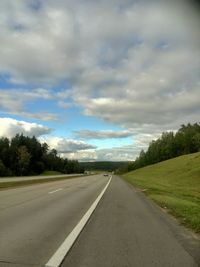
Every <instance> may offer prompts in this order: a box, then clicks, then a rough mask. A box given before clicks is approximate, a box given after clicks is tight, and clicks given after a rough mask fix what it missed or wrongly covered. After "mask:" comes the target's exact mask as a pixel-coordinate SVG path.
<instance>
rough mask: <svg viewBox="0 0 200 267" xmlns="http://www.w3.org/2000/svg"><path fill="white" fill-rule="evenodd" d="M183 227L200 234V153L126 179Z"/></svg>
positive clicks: (142, 171)
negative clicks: (176, 219) (175, 218)
mask: <svg viewBox="0 0 200 267" xmlns="http://www.w3.org/2000/svg"><path fill="white" fill-rule="evenodd" d="M123 177H124V179H125V180H127V181H128V182H130V183H131V184H133V185H134V186H136V187H138V188H141V189H145V190H144V192H145V194H146V195H148V196H149V197H150V198H151V199H153V200H154V201H155V202H156V203H158V204H159V205H160V206H161V207H163V208H166V209H167V210H168V211H169V212H170V213H171V214H173V215H175V216H176V217H178V218H179V220H180V221H181V223H183V224H184V225H186V226H188V227H190V228H191V229H193V230H195V231H196V232H198V233H199V232H200V153H194V154H190V155H184V156H181V157H178V158H174V159H171V160H167V161H164V162H160V163H158V164H154V165H150V166H147V167H144V168H141V169H138V170H135V171H132V172H129V173H127V174H124V175H123Z"/></svg>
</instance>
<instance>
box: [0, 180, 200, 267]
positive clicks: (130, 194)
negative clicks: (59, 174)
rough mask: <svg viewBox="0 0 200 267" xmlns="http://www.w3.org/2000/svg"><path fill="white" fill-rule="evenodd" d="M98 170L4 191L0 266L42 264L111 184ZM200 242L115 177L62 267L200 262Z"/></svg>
mask: <svg viewBox="0 0 200 267" xmlns="http://www.w3.org/2000/svg"><path fill="white" fill-rule="evenodd" d="M108 180H109V177H104V176H103V175H95V176H90V177H82V178H76V179H70V180H66V181H59V182H52V183H47V184H42V185H34V186H27V187H23V188H18V189H9V190H5V191H0V266H1V267H4V266H5V267H8V266H11V267H13V266H16V267H19V266H22V267H28V266H35V267H40V266H41V267H42V266H45V264H46V263H47V262H48V260H49V259H50V258H51V257H52V255H53V254H54V253H55V251H56V250H57V249H58V248H59V246H60V245H61V244H62V243H63V241H64V240H65V238H66V237H67V236H68V235H69V233H70V232H71V231H72V229H73V228H74V227H75V225H76V224H77V223H78V222H79V220H80V219H81V217H82V216H83V215H84V213H85V212H86V211H87V210H88V208H89V207H90V206H91V204H92V203H93V201H94V200H95V199H96V198H97V196H98V195H99V193H100V192H101V191H102V189H103V188H104V187H105V185H106V184H107V182H108ZM199 262H200V261H199V240H198V239H195V238H194V237H193V236H192V235H191V234H190V233H189V232H187V231H185V230H184V229H182V228H181V227H180V226H179V225H178V224H177V223H176V221H175V220H173V219H172V218H171V217H170V216H168V215H167V214H165V213H164V212H163V211H162V210H161V209H160V208H158V207H157V206H156V205H155V204H153V203H152V202H151V201H149V200H147V199H146V197H145V196H144V195H143V194H142V193H140V192H138V191H137V190H135V189H133V188H132V187H131V186H129V185H128V184H127V183H125V182H124V181H123V180H121V179H120V178H119V177H117V176H114V177H113V178H112V181H111V183H110V185H109V187H108V188H107V190H106V192H105V194H104V195H103V198H102V199H101V200H100V202H99V204H98V206H97V208H96V210H95V211H94V213H93V214H92V216H91V218H90V219H89V221H88V223H87V224H86V226H85V228H84V229H83V231H82V232H81V234H80V236H79V237H78V239H77V240H76V242H75V243H74V245H73V247H72V248H71V250H70V251H69V253H68V255H67V256H66V258H65V259H64V261H63V263H62V265H61V266H62V267H94V266H95V267H100V266H101V267H143V266H145V267H146V266H147V267H153V266H159V267H160V266H162V267H179V266H180V267H190V266H191V267H192V266H193V267H195V266H196V267H197V266H198V263H199Z"/></svg>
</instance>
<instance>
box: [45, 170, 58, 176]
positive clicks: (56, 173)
mask: <svg viewBox="0 0 200 267" xmlns="http://www.w3.org/2000/svg"><path fill="white" fill-rule="evenodd" d="M59 174H63V173H62V172H57V171H44V172H43V173H41V174H40V176H48V175H59Z"/></svg>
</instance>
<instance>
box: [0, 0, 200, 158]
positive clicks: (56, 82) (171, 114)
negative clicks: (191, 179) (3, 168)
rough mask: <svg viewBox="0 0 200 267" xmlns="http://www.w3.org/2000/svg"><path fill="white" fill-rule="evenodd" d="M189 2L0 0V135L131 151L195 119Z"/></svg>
mask: <svg viewBox="0 0 200 267" xmlns="http://www.w3.org/2000/svg"><path fill="white" fill-rule="evenodd" d="M197 2H198V1H193V0H191V1H184V0H180V1H178V0H174V1H170V0H169V1H162V0H109V1H108V0H73V1H71V0H56V1H55V0H15V1H13V0H1V1H0V136H6V137H9V138H11V137H12V136H14V135H15V134H16V133H23V134H24V135H28V136H32V135H35V136H36V137H38V138H39V139H40V140H41V142H43V141H45V142H47V143H48V144H49V146H50V147H52V148H53V147H54V148H56V149H57V150H58V152H59V153H60V154H61V155H62V156H65V157H68V158H76V159H79V160H81V161H87V160H133V159H134V158H135V157H136V156H137V155H138V153H139V152H140V150H141V149H143V148H144V149H145V148H146V147H147V146H148V143H149V142H150V141H151V140H152V139H154V138H157V137H159V135H160V134H161V133H162V132H163V131H167V130H174V131H175V130H177V129H178V128H179V127H180V125H181V124H183V123H184V124H185V123H188V122H191V123H193V122H199V121H200V31H199V29H200V19H199V17H200V7H199V5H198V4H197Z"/></svg>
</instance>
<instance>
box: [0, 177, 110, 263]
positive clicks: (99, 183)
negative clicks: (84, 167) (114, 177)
mask: <svg viewBox="0 0 200 267" xmlns="http://www.w3.org/2000/svg"><path fill="white" fill-rule="evenodd" d="M108 179H109V178H108V177H104V176H102V175H95V176H87V177H81V178H74V179H69V180H63V181H59V182H51V183H46V184H40V185H33V186H26V187H23V188H17V189H9V190H5V191H0V266H1V267H4V266H5V267H8V266H11V267H13V266H14V267H19V266H20V267H21V266H22V267H28V266H35V267H40V266H44V265H45V264H46V262H47V261H48V260H49V259H50V258H51V256H52V255H53V254H54V252H55V251H56V250H57V248H58V247H59V246H60V244H61V243H62V242H63V240H64V239H65V238H66V236H67V235H68V234H69V233H70V232H71V230H72V229H73V228H74V226H75V225H76V224H77V222H78V221H79V220H80V219H81V217H82V216H83V215H84V213H85V212H86V211H87V210H88V208H89V207H90V206H91V204H92V203H93V201H94V200H95V199H96V197H97V196H98V194H99V193H100V192H101V191H102V188H103V187H104V186H105V184H106V183H107V182H108Z"/></svg>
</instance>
